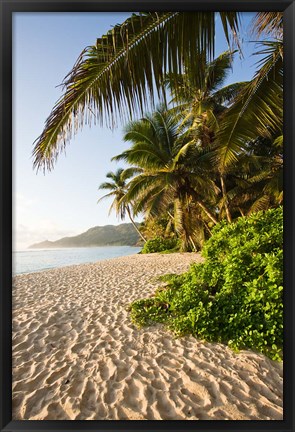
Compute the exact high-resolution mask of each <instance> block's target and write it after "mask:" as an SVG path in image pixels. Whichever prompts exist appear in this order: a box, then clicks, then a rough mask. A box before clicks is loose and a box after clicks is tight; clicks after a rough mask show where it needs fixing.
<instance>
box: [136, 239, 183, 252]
mask: <svg viewBox="0 0 295 432" xmlns="http://www.w3.org/2000/svg"><path fill="white" fill-rule="evenodd" d="M179 246H180V245H179V240H178V239H177V238H175V237H174V238H163V237H155V238H153V239H151V240H148V241H147V242H146V243H145V244H144V247H143V248H142V251H141V253H143V254H145V253H155V252H166V251H171V252H172V251H173V252H175V251H176V250H178V249H179Z"/></svg>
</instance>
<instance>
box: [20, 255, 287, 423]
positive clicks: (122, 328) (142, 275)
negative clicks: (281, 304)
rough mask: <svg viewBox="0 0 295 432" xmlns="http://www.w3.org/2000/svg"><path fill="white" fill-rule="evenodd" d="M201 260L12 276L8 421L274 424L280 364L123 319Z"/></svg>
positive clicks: (135, 258) (109, 262) (131, 259)
mask: <svg viewBox="0 0 295 432" xmlns="http://www.w3.org/2000/svg"><path fill="white" fill-rule="evenodd" d="M196 261H201V257H200V255H199V254H194V253H190V254H185V253H174V254H143V255H141V254H134V255H129V256H124V257H119V258H112V259H106V260H103V261H98V262H96V263H89V264H77V265H69V266H66V267H59V268H54V269H50V270H43V271H39V272H34V273H25V274H19V275H16V276H14V277H13V419H14V420H29V419H30V420H45V419H46V420H74V419H76V420H94V419H97V420H103V419H108V420H126V419H128V420H144V419H145V420H198V419H199V420H282V418H283V410H282V394H283V387H282V382H283V379H282V377H283V365H282V364H281V363H277V362H273V361H272V360H270V359H268V358H266V357H265V356H263V355H262V354H257V353H254V352H252V351H246V350H245V351H241V352H240V353H238V354H236V353H234V352H233V351H232V350H230V349H229V348H228V347H227V346H225V345H222V344H218V343H204V342H201V341H199V340H197V339H195V338H193V337H192V336H190V337H184V338H179V339H175V338H174V337H173V335H172V334H171V333H169V332H167V331H166V330H164V329H163V327H162V326H160V325H157V326H151V327H145V328H143V329H140V330H139V329H137V328H136V327H135V326H134V325H133V324H132V323H131V321H130V317H129V313H128V311H127V310H126V308H127V306H128V304H130V303H131V302H132V301H134V300H136V299H139V298H142V297H148V296H149V295H152V294H153V292H154V291H155V289H156V286H157V283H155V282H153V281H152V280H153V279H154V278H155V277H156V276H159V275H162V274H167V273H182V272H184V271H186V270H187V269H188V267H189V264H190V263H191V262H196Z"/></svg>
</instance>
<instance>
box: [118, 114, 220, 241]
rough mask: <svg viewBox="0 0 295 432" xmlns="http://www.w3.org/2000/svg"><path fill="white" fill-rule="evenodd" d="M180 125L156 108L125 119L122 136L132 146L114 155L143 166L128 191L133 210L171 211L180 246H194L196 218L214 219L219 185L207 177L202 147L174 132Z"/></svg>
mask: <svg viewBox="0 0 295 432" xmlns="http://www.w3.org/2000/svg"><path fill="white" fill-rule="evenodd" d="M178 127H179V122H178V119H177V118H176V117H175V116H174V115H173V113H171V112H169V111H167V110H166V108H165V107H164V106H162V107H159V108H158V109H157V111H155V112H153V113H152V114H147V115H146V116H145V117H143V118H142V119H141V120H138V121H133V122H130V123H128V124H127V126H126V127H125V135H124V140H125V141H128V142H131V143H132V145H131V147H130V148H129V149H128V150H126V151H124V152H123V153H121V154H120V155H118V156H116V157H114V158H113V159H115V160H125V161H126V162H128V163H129V164H131V165H133V166H136V167H139V168H140V169H141V171H142V172H141V173H139V174H138V175H136V176H135V177H134V178H133V179H132V180H131V181H130V183H129V185H128V192H127V194H126V198H127V199H128V200H131V201H132V202H133V203H134V204H133V211H134V213H135V214H137V213H140V212H144V213H145V215H146V217H148V216H149V215H152V216H155V215H161V214H167V213H168V214H170V216H171V217H172V218H173V224H174V228H175V230H176V231H177V233H178V234H179V236H180V238H181V239H182V244H183V249H187V248H188V247H190V248H192V249H195V248H196V245H195V244H194V238H195V237H197V236H196V231H197V230H198V229H200V223H199V221H200V220H204V221H205V222H206V221H207V222H208V221H210V222H211V223H213V224H216V223H217V218H216V215H215V207H214V203H215V197H216V194H217V193H218V190H217V188H216V186H215V184H214V181H213V180H212V179H211V178H210V163H209V159H208V158H206V151H205V150H204V149H202V148H198V147H196V146H195V147H193V146H192V145H191V143H190V142H189V141H188V140H187V139H186V137H183V136H182V135H179V134H178ZM202 227H203V228H204V224H203V225H202ZM189 245H190V246H189Z"/></svg>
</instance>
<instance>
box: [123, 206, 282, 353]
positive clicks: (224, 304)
mask: <svg viewBox="0 0 295 432" xmlns="http://www.w3.org/2000/svg"><path fill="white" fill-rule="evenodd" d="M282 244H283V209H282V207H279V208H276V209H271V210H268V211H266V212H258V213H254V214H253V215H251V216H250V217H248V218H239V219H238V220H237V221H236V222H235V223H232V224H228V223H226V222H224V221H223V222H221V223H219V224H218V225H217V226H216V227H215V228H214V229H213V235H212V237H211V238H210V239H209V240H208V241H207V242H206V244H205V247H204V249H203V256H204V258H205V262H204V263H202V264H194V265H192V266H191V268H190V270H189V272H187V273H185V274H183V275H180V276H175V275H172V276H170V277H169V278H166V280H167V279H168V285H167V287H166V288H165V289H162V290H158V291H156V293H155V296H154V297H153V298H149V299H148V300H146V299H143V300H139V301H136V302H134V303H132V305H131V318H132V320H133V322H134V323H136V324H137V325H139V326H144V325H148V324H151V323H152V322H161V323H165V325H166V326H167V327H168V328H169V329H170V330H172V331H173V332H174V333H175V334H176V335H178V336H181V335H185V334H192V335H194V336H196V337H198V338H200V339H203V340H207V341H211V342H213V341H215V342H222V343H227V344H228V345H229V346H230V347H231V348H232V349H234V350H239V349H243V348H250V349H254V350H257V351H259V352H261V353H264V354H266V355H267V356H269V357H270V358H272V359H274V360H280V359H281V358H282V345H283V298H282V296H283V250H282Z"/></svg>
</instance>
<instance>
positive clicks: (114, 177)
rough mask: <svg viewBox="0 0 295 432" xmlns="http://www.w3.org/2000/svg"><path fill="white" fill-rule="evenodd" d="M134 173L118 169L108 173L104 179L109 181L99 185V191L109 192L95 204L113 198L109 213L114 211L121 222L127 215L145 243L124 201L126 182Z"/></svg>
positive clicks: (129, 170) (134, 170)
mask: <svg viewBox="0 0 295 432" xmlns="http://www.w3.org/2000/svg"><path fill="white" fill-rule="evenodd" d="M135 172H138V170H137V169H133V168H128V169H126V170H124V169H123V168H118V169H117V171H116V172H115V173H114V172H112V171H110V172H108V173H107V174H106V177H107V178H108V179H110V180H111V181H107V182H104V183H101V185H100V186H99V189H104V190H109V191H110V192H109V193H108V194H106V195H104V196H103V197H101V198H99V200H98V201H97V202H100V201H101V200H103V199H105V198H108V197H114V201H113V202H112V204H111V207H110V210H109V213H111V211H112V210H115V212H116V214H117V216H119V217H120V219H121V220H124V219H125V216H126V213H127V214H128V216H129V219H130V221H131V223H132V225H133V226H134V229H135V230H136V231H137V233H138V234H139V236H140V237H141V238H142V240H143V241H144V242H145V241H146V239H145V238H144V236H143V235H142V234H141V232H140V231H139V229H138V228H137V226H136V223H135V222H134V220H133V218H132V214H131V210H130V206H129V203H128V202H127V200H126V193H127V180H128V179H130V178H131V177H132V176H133V175H134V173H135Z"/></svg>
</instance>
